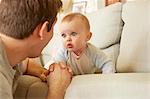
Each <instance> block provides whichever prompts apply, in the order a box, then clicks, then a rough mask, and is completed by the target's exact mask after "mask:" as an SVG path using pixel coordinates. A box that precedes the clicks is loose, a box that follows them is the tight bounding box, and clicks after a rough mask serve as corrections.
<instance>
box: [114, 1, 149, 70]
mask: <svg viewBox="0 0 150 99" xmlns="http://www.w3.org/2000/svg"><path fill="white" fill-rule="evenodd" d="M122 18H123V21H124V22H125V25H124V28H123V33H122V36H121V44H120V54H119V57H118V62H117V71H118V72H150V0H136V1H128V2H127V3H125V4H124V5H123V10H122Z"/></svg>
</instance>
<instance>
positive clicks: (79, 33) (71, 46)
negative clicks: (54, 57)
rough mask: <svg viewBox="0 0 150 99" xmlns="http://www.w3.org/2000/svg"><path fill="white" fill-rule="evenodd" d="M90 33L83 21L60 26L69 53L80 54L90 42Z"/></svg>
mask: <svg viewBox="0 0 150 99" xmlns="http://www.w3.org/2000/svg"><path fill="white" fill-rule="evenodd" d="M88 32H89V31H88V29H87V28H86V26H85V23H84V22H83V21H82V20H81V19H74V20H72V21H69V22H68V21H64V22H62V23H61V25H60V34H61V36H62V39H63V43H64V46H65V48H66V49H67V50H68V51H73V52H78V51H80V50H82V49H83V48H85V46H86V43H87V41H88V40H87V35H88Z"/></svg>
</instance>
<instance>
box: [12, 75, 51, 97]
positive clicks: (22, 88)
mask: <svg viewBox="0 0 150 99" xmlns="http://www.w3.org/2000/svg"><path fill="white" fill-rule="evenodd" d="M47 91H48V87H47V84H46V83H45V82H42V81H41V80H40V79H39V78H37V77H34V76H29V75H23V76H21V77H20V78H19V79H18V85H17V88H16V91H15V94H14V99H46V96H47Z"/></svg>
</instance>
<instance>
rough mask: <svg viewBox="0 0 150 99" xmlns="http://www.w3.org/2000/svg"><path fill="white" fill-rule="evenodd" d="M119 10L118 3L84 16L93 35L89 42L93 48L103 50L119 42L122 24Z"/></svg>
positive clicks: (119, 4)
mask: <svg viewBox="0 0 150 99" xmlns="http://www.w3.org/2000/svg"><path fill="white" fill-rule="evenodd" d="M121 10H122V4H121V3H119V2H118V3H115V4H112V5H109V6H107V7H104V8H101V9H99V10H98V11H96V12H92V13H89V14H86V16H87V17H88V19H89V21H90V25H91V32H92V33H93V34H92V38H91V42H92V43H93V44H94V45H95V46H97V47H99V48H102V49H103V48H107V47H109V46H111V45H113V44H116V43H118V42H119V40H120V36H121V32H122V24H123V23H122V20H121Z"/></svg>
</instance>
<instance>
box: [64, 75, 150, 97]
mask: <svg viewBox="0 0 150 99" xmlns="http://www.w3.org/2000/svg"><path fill="white" fill-rule="evenodd" d="M149 93H150V73H116V74H93V75H81V76H76V77H74V78H73V80H72V82H71V84H70V86H69V88H68V89H67V92H66V95H65V99H150V94H149Z"/></svg>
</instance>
